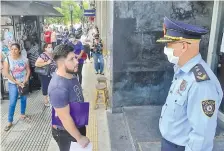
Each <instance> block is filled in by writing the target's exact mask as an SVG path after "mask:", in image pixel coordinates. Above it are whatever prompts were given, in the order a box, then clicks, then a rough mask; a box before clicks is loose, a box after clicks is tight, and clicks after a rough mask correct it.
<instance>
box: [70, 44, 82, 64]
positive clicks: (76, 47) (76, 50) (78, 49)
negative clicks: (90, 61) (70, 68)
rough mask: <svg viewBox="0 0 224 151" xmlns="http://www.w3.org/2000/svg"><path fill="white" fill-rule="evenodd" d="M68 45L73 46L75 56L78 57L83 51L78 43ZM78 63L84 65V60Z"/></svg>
mask: <svg viewBox="0 0 224 151" xmlns="http://www.w3.org/2000/svg"><path fill="white" fill-rule="evenodd" d="M70 44H71V45H72V46H73V48H74V53H75V54H77V55H79V54H80V53H81V50H84V48H83V45H82V43H81V42H80V41H78V42H77V44H73V43H70ZM78 61H79V63H84V60H83V59H82V58H81V59H79V60H78Z"/></svg>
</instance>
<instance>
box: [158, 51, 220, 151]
mask: <svg viewBox="0 0 224 151" xmlns="http://www.w3.org/2000/svg"><path fill="white" fill-rule="evenodd" d="M222 97H223V92H222V89H221V86H220V83H219V81H218V80H217V78H216V76H215V75H214V73H213V72H212V71H211V69H210V68H209V66H208V65H207V64H206V63H205V62H204V61H203V60H202V58H201V55H200V54H198V55H197V56H195V57H194V58H192V59H191V60H190V61H189V62H187V63H186V64H185V65H184V66H183V67H181V68H178V67H175V74H174V78H173V81H172V85H171V87H170V91H169V94H168V97H167V99H166V103H165V104H164V106H163V108H162V112H161V117H160V121H159V128H160V132H161V134H162V136H163V137H164V138H165V139H166V140H168V141H170V142H172V143H174V144H176V145H180V146H185V151H212V148H213V139H214V136H215V131H216V126H217V113H218V108H219V106H220V103H221V100H222Z"/></svg>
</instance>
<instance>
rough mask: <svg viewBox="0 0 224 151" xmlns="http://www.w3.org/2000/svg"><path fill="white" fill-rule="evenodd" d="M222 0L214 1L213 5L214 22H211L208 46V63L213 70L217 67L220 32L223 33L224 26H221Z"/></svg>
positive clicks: (223, 7)
mask: <svg viewBox="0 0 224 151" xmlns="http://www.w3.org/2000/svg"><path fill="white" fill-rule="evenodd" d="M223 3H224V2H222V1H214V6H213V15H212V24H211V31H210V39H209V46H208V55H207V63H208V64H209V65H210V67H211V69H212V70H213V71H216V68H217V61H218V56H217V49H218V41H219V40H218V39H219V35H220V33H222V30H223V27H221V24H222V23H221V21H222V17H223V15H224V14H223V13H224V11H223V9H224V6H223Z"/></svg>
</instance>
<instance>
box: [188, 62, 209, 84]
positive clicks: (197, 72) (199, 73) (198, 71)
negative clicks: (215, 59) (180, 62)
mask: <svg viewBox="0 0 224 151" xmlns="http://www.w3.org/2000/svg"><path fill="white" fill-rule="evenodd" d="M191 71H192V72H193V73H194V76H195V79H196V81H197V82H201V81H206V80H210V78H209V76H208V74H207V73H206V71H205V69H204V67H203V66H202V65H201V64H196V65H195V66H194V67H193V68H192V69H191Z"/></svg>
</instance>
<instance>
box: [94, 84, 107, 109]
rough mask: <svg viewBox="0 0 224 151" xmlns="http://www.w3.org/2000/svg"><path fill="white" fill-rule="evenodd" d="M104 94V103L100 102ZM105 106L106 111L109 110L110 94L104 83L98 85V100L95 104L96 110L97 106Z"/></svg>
mask: <svg viewBox="0 0 224 151" xmlns="http://www.w3.org/2000/svg"><path fill="white" fill-rule="evenodd" d="M100 94H102V97H103V103H99V102H98V98H99V96H100ZM100 104H103V105H104V106H105V109H107V105H108V92H107V86H106V84H104V83H101V84H96V99H95V102H94V109H96V108H97V105H100Z"/></svg>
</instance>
